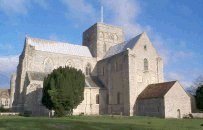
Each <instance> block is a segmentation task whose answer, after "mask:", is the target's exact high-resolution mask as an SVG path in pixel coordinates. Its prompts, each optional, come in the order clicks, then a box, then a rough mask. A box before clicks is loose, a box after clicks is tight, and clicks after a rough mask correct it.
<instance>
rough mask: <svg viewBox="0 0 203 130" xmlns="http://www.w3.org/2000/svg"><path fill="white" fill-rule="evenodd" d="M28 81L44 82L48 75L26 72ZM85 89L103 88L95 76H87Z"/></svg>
mask: <svg viewBox="0 0 203 130" xmlns="http://www.w3.org/2000/svg"><path fill="white" fill-rule="evenodd" d="M27 74H28V79H29V81H33V80H35V81H44V78H45V77H46V76H47V75H48V73H43V72H35V71H28V72H27ZM85 87H99V88H103V87H104V85H103V84H102V83H101V82H100V80H99V79H98V78H97V77H96V76H88V77H85Z"/></svg>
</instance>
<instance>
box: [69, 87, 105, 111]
mask: <svg viewBox="0 0 203 130" xmlns="http://www.w3.org/2000/svg"><path fill="white" fill-rule="evenodd" d="M97 95H99V102H98V104H97V102H96V96H97ZM100 95H101V94H100V88H97V87H90V88H88V87H86V88H85V90H84V100H83V101H82V103H81V104H80V105H78V107H77V108H76V109H74V110H73V114H74V115H79V114H85V115H99V114H100V105H103V104H102V103H103V101H102V98H101V96H100Z"/></svg>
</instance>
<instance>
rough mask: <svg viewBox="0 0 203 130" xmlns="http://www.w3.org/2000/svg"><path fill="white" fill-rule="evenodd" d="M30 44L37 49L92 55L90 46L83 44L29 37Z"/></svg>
mask: <svg viewBox="0 0 203 130" xmlns="http://www.w3.org/2000/svg"><path fill="white" fill-rule="evenodd" d="M27 40H28V44H29V45H31V46H34V47H35V50H40V51H45V52H52V53H60V54H68V55H76V56H84V57H92V55H91V53H90V51H89V48H88V47H86V46H81V45H74V44H69V43H62V42H56V41H49V40H43V39H38V38H31V37H27Z"/></svg>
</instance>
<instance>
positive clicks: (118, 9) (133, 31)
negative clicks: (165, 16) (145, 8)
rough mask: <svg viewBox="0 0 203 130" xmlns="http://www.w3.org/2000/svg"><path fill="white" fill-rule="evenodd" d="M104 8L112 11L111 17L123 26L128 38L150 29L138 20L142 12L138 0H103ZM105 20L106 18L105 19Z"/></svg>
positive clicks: (114, 21) (112, 20) (114, 22)
mask: <svg viewBox="0 0 203 130" xmlns="http://www.w3.org/2000/svg"><path fill="white" fill-rule="evenodd" d="M101 4H102V5H103V6H104V10H107V11H108V12H111V14H112V15H111V17H110V18H109V19H110V21H111V23H112V24H116V25H119V26H122V27H123V28H124V31H125V33H126V36H127V38H129V37H132V36H135V35H137V34H138V33H141V32H142V31H143V30H148V29H149V28H150V27H143V26H141V25H140V24H139V23H137V22H136V19H137V16H138V15H139V14H140V6H139V3H138V1H137V0H101ZM104 20H105V19H104Z"/></svg>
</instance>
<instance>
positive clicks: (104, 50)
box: [103, 43, 106, 52]
mask: <svg viewBox="0 0 203 130" xmlns="http://www.w3.org/2000/svg"><path fill="white" fill-rule="evenodd" d="M103 52H106V43H104V45H103Z"/></svg>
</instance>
